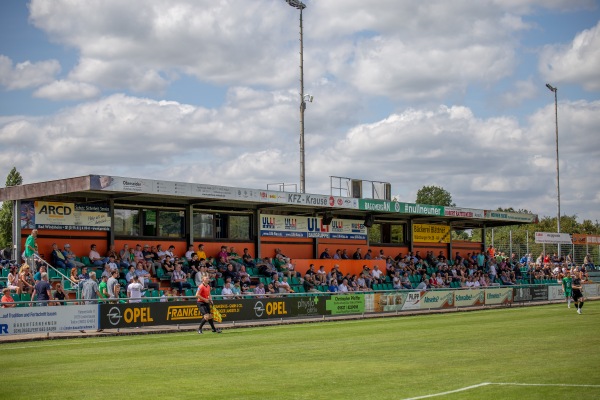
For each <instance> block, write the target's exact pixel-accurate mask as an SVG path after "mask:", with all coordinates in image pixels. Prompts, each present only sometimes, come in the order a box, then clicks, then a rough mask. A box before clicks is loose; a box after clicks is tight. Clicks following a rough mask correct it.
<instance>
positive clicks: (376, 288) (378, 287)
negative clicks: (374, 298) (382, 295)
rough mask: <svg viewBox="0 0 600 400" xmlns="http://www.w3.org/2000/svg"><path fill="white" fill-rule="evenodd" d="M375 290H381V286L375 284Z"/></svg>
mask: <svg viewBox="0 0 600 400" xmlns="http://www.w3.org/2000/svg"><path fill="white" fill-rule="evenodd" d="M373 290H381V285H380V284H379V283H376V284H374V285H373Z"/></svg>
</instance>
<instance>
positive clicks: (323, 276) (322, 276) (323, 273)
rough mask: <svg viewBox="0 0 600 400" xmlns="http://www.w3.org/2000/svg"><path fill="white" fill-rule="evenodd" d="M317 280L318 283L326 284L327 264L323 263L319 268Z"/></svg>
mask: <svg viewBox="0 0 600 400" xmlns="http://www.w3.org/2000/svg"><path fill="white" fill-rule="evenodd" d="M315 278H316V280H317V281H318V282H319V283H318V284H320V285H324V284H325V283H326V282H327V271H325V266H323V265H321V266H320V267H319V270H318V271H317V272H316V275H315Z"/></svg>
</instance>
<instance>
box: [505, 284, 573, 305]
mask: <svg viewBox="0 0 600 400" xmlns="http://www.w3.org/2000/svg"><path fill="white" fill-rule="evenodd" d="M550 287H557V286H526V287H522V286H520V287H516V288H514V289H513V290H514V293H513V302H525V301H546V300H548V289H549V288H550ZM561 291H562V288H561Z"/></svg>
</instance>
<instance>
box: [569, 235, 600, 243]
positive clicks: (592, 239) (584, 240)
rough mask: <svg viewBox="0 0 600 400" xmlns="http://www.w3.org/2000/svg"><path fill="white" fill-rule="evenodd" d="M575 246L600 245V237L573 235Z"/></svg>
mask: <svg viewBox="0 0 600 400" xmlns="http://www.w3.org/2000/svg"><path fill="white" fill-rule="evenodd" d="M573 244H600V235H583V234H580V233H574V234H573Z"/></svg>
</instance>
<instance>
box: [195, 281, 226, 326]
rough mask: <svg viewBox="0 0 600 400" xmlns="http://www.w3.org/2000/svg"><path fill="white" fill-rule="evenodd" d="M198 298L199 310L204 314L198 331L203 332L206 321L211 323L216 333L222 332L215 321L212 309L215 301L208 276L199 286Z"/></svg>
mask: <svg viewBox="0 0 600 400" xmlns="http://www.w3.org/2000/svg"><path fill="white" fill-rule="evenodd" d="M196 298H197V299H198V310H199V311H200V314H202V322H200V326H199V327H198V333H199V334H202V333H203V332H202V327H203V326H204V324H205V323H206V322H208V323H209V324H210V326H211V327H212V331H213V332H214V333H221V330H220V329H217V328H216V327H215V324H214V322H213V316H212V312H211V309H210V308H211V306H212V305H213V301H212V296H211V294H210V285H209V284H208V277H204V278H203V280H202V284H201V285H200V286H198V291H197V292H196Z"/></svg>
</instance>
